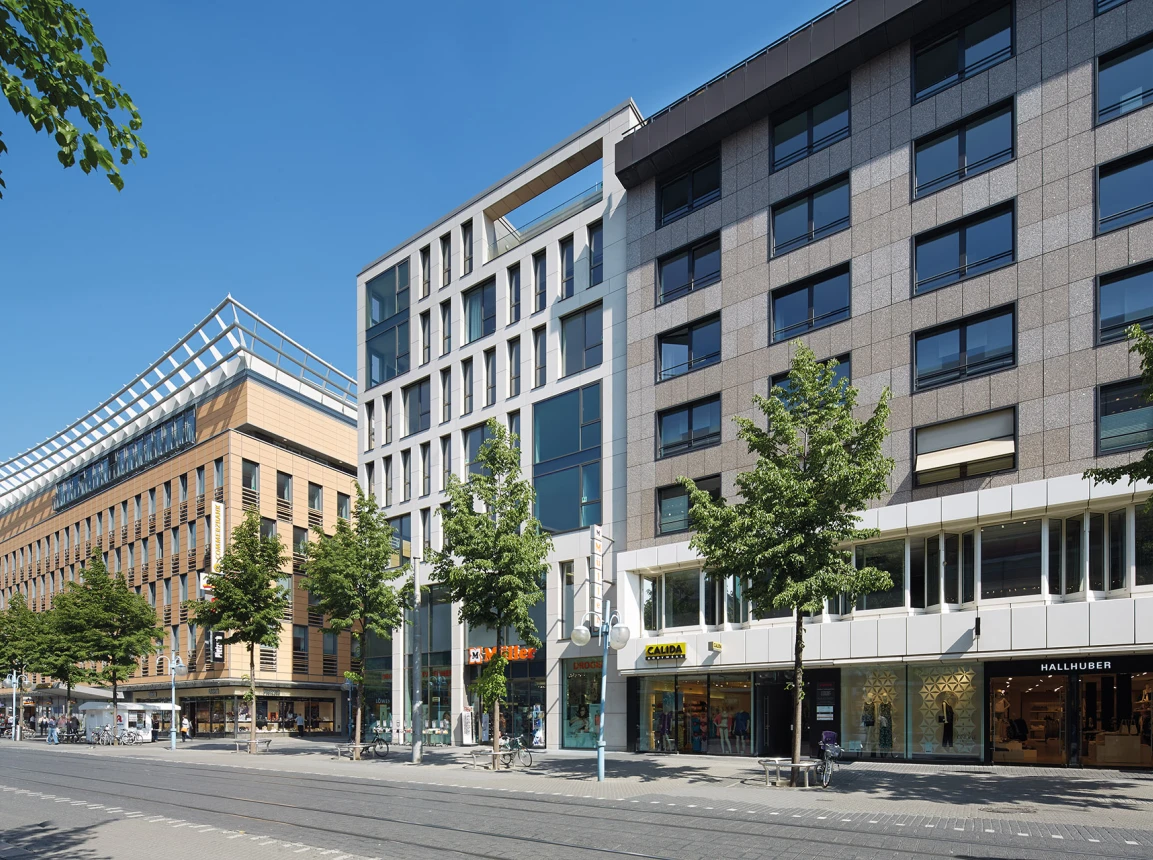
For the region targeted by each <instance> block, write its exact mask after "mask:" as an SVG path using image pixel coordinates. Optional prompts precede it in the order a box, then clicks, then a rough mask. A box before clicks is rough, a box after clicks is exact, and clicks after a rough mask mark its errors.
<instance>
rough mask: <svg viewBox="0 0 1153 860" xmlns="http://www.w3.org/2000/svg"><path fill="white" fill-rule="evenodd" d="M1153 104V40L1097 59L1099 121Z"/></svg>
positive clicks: (1119, 49)
mask: <svg viewBox="0 0 1153 860" xmlns="http://www.w3.org/2000/svg"><path fill="white" fill-rule="evenodd" d="M1148 104H1153V37H1151V36H1145V37H1143V38H1142V39H1141V40H1140V41H1138V42H1137V43H1136V44H1131V45H1125V46H1123V47H1120V48H1118V49H1117V50H1116V51H1110V52H1109V53H1108V54H1105V55H1103V56H1102V57H1101V58H1100V59H1098V60H1097V122H1108V121H1109V120H1111V119H1116V118H1117V117H1119V116H1124V115H1125V114H1127V113H1129V112H1130V111H1135V110H1137V109H1138V108H1143V107H1145V105H1148Z"/></svg>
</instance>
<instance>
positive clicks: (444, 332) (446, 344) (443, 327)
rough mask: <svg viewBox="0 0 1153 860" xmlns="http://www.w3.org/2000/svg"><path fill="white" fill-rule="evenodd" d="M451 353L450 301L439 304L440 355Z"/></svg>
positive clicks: (446, 300)
mask: <svg viewBox="0 0 1153 860" xmlns="http://www.w3.org/2000/svg"><path fill="white" fill-rule="evenodd" d="M451 351H452V299H445V300H444V301H443V302H441V303H440V354H441V355H448V354H449V353H450V352H451Z"/></svg>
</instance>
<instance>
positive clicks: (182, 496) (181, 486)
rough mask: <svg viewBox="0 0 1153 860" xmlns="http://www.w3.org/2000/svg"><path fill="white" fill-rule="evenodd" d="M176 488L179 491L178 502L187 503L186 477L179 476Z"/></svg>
mask: <svg viewBox="0 0 1153 860" xmlns="http://www.w3.org/2000/svg"><path fill="white" fill-rule="evenodd" d="M178 486H179V489H180V501H182V502H187V501H188V476H187V475H181V476H180V479H179V481H178Z"/></svg>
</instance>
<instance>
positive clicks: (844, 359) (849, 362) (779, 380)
mask: <svg viewBox="0 0 1153 860" xmlns="http://www.w3.org/2000/svg"><path fill="white" fill-rule="evenodd" d="M825 361H826V362H828V361H836V362H837V366H836V367H835V368H833V387H834V388H835V387H836V386H838V385H840V384H841V380H842V379H847V380H848V381H849V382H852V381H853V358H852V355H851V354H850V353H847V352H846V353H845V354H844V355H837V356H834V357H833V358H831V359H826V360H825ZM791 387H792V385H791V383H790V382H789V373H788V371H785V372H784V373H778V374H775V375H774V376H773V377H772V378H771V379H770V380H769V391H770V392H771V391H772V389H774V388H782V389H784V390H785V391H786V392H787V391H789V390H790V389H791Z"/></svg>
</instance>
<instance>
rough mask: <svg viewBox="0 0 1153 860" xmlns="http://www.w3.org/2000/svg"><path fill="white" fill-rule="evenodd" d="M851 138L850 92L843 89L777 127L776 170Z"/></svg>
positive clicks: (774, 141)
mask: <svg viewBox="0 0 1153 860" xmlns="http://www.w3.org/2000/svg"><path fill="white" fill-rule="evenodd" d="M848 136H849V91H848V90H847V89H846V90H842V91H841V92H839V93H837V94H836V95H835V96H833V97H831V98H828V99H825V100H824V101H822V102H819V103H818V104H815V105H813V106H812V107H809V108H806V109H805V110H802V111H800V112H799V113H796V114H793V115H792V116H789V117H787V118H785V119H782V120H780V121H779V122H777V123H775V124H774V125H773V170H780V169H781V168H782V167H788V166H789V165H790V164H793V163H794V162H796V161H800V160H801V159H802V158H804V157H805V156H807V155H811V154H812V153H814V152H817V151H818V150H821V149H824V148H825V147H827V146H832V145H833V144H834V143H836V142H837V141H839V140H844V139H845V138H846V137H848Z"/></svg>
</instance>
